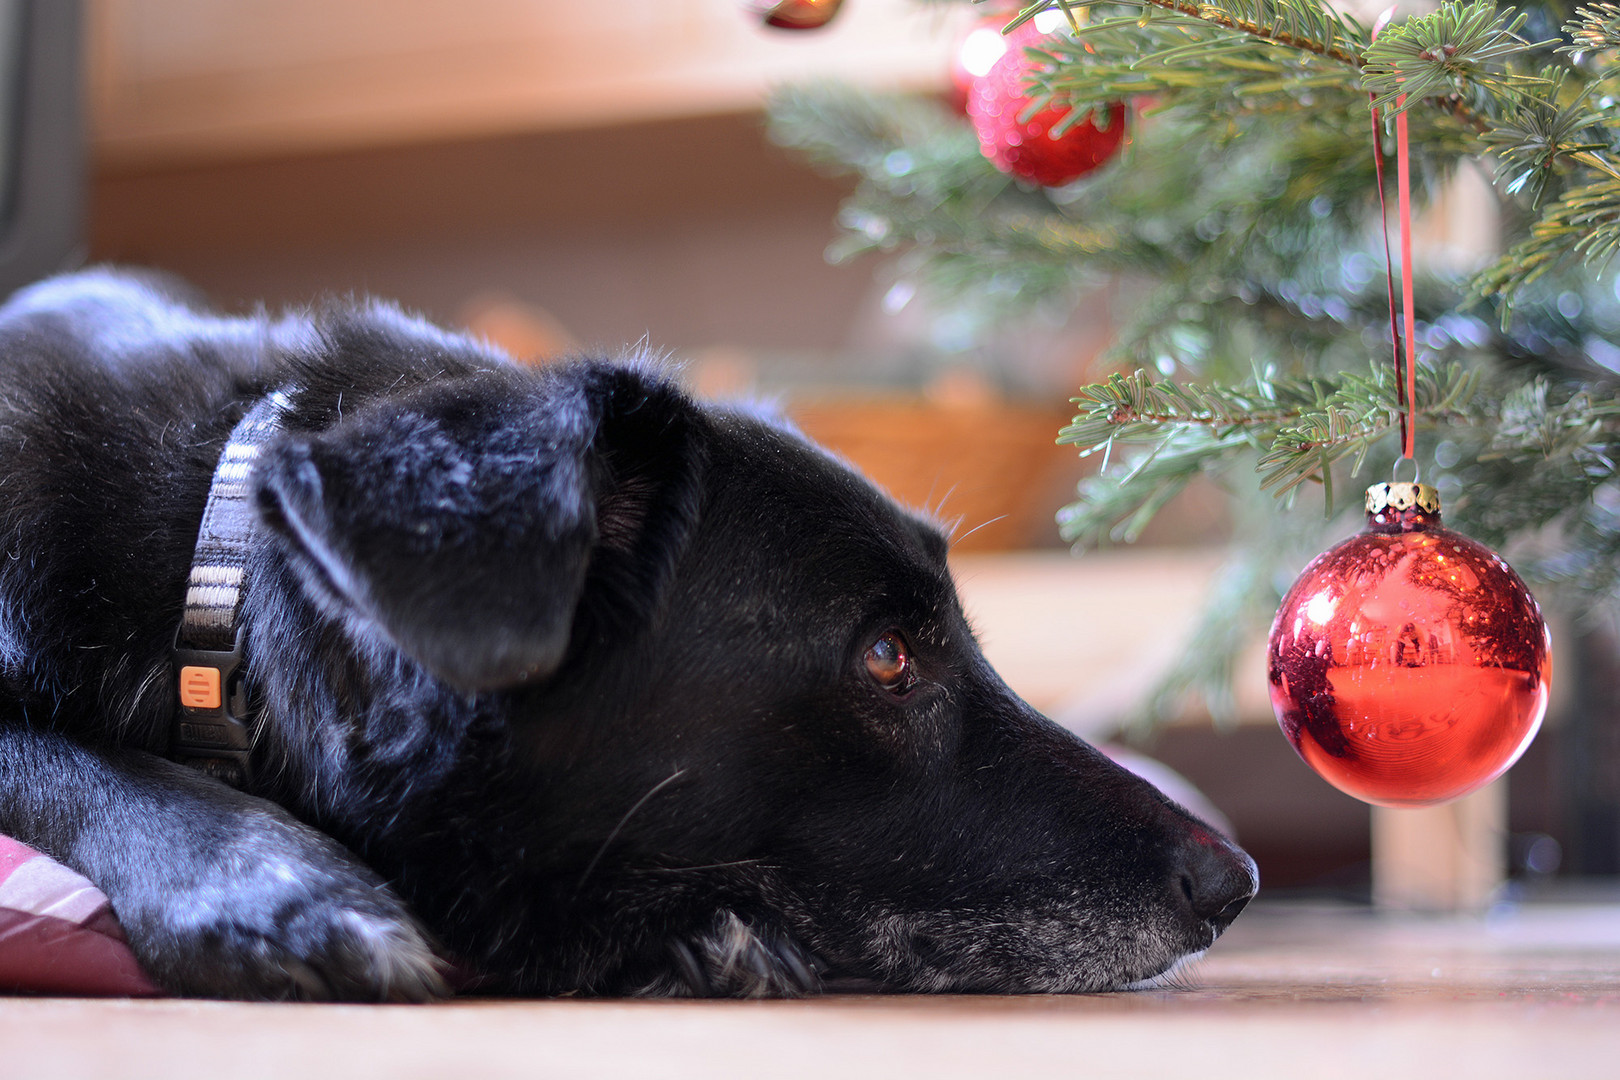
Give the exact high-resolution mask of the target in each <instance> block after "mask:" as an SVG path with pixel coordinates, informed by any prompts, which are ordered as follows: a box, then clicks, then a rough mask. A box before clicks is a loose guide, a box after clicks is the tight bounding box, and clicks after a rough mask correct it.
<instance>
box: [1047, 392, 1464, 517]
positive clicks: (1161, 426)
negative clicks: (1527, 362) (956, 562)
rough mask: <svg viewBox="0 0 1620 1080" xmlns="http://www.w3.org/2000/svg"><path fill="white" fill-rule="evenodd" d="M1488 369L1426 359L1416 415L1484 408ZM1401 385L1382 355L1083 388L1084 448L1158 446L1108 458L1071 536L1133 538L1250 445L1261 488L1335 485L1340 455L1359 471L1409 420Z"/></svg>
mask: <svg viewBox="0 0 1620 1080" xmlns="http://www.w3.org/2000/svg"><path fill="white" fill-rule="evenodd" d="M1480 379H1481V376H1480V374H1479V373H1478V372H1477V371H1475V370H1470V369H1468V368H1466V367H1464V366H1463V365H1460V364H1448V365H1446V366H1445V367H1443V368H1441V369H1438V370H1436V369H1433V368H1429V367H1427V366H1423V365H1420V366H1419V368H1418V371H1417V380H1416V382H1417V397H1416V413H1417V416H1418V417H1419V418H1421V420H1422V422H1423V423H1425V424H1426V425H1439V424H1450V423H1457V422H1468V421H1470V420H1473V419H1477V416H1478V414H1477V412H1476V411H1474V410H1472V409H1471V405H1472V402H1473V399H1474V397H1475V394H1476V392H1477V391H1478V389H1479V385H1480ZM1400 393H1401V391H1400V388H1399V387H1398V385H1397V383H1396V380H1395V376H1394V373H1393V367H1392V365H1390V364H1375V365H1373V366H1372V367H1371V368H1370V369H1369V372H1368V374H1367V375H1355V374H1350V373H1342V374H1340V375H1338V376H1335V377H1327V376H1321V377H1316V378H1312V379H1297V378H1276V377H1274V376H1271V375H1268V374H1266V373H1261V372H1256V373H1255V376H1254V381H1253V383H1252V384H1251V385H1249V386H1239V387H1234V386H1219V385H1209V386H1200V385H1197V384H1185V385H1184V384H1181V383H1178V382H1176V381H1174V380H1171V379H1162V380H1157V381H1156V380H1153V379H1152V378H1150V377H1149V376H1148V375H1147V374H1146V373H1145V372H1141V371H1138V372H1136V373H1135V374H1133V375H1129V376H1127V375H1118V374H1116V375H1112V376H1110V377H1109V378H1108V379H1107V380H1105V381H1104V382H1100V383H1093V384H1092V385H1090V386H1087V387H1085V388H1084V389H1083V390H1082V391H1081V392H1080V393H1079V395H1077V396H1076V397H1075V398H1074V399H1073V401H1074V403H1075V404H1076V405H1077V406H1079V407H1080V411H1079V412H1078V414H1077V415H1076V416H1075V418H1074V421H1073V422H1072V423H1071V424H1070V425H1069V426H1068V427H1066V428H1064V429H1063V431H1062V432H1061V433H1060V434H1059V436H1058V442H1059V443H1066V444H1071V445H1074V446H1077V447H1079V448H1080V452H1081V453H1082V455H1085V454H1093V453H1098V452H1104V453H1109V454H1111V452H1112V450H1113V449H1114V447H1115V445H1116V444H1121V445H1133V444H1134V445H1147V446H1148V447H1149V450H1148V451H1147V452H1146V453H1145V454H1143V455H1142V456H1140V457H1139V458H1137V459H1135V460H1134V461H1133V462H1131V463H1130V465H1129V468H1128V471H1127V473H1126V475H1125V476H1124V477H1109V476H1108V475H1107V469H1106V468H1105V469H1103V470H1102V471H1101V472H1100V473H1099V476H1098V478H1097V479H1096V481H1095V482H1093V483H1092V484H1091V486H1090V487H1089V488H1086V489H1083V490H1082V493H1081V494H1082V501H1081V503H1080V504H1077V505H1076V506H1075V507H1071V508H1069V510H1067V511H1065V516H1063V517H1061V518H1060V522H1061V523H1062V526H1063V533H1064V536H1065V537H1066V538H1068V539H1071V540H1081V541H1083V540H1084V539H1085V538H1088V537H1099V536H1102V535H1106V536H1107V537H1108V538H1110V539H1122V538H1123V539H1127V540H1128V539H1131V538H1134V536H1136V535H1137V534H1139V533H1140V531H1141V529H1142V528H1143V527H1145V526H1146V524H1147V521H1148V520H1149V519H1150V518H1151V516H1152V514H1153V512H1155V511H1157V509H1158V508H1159V507H1160V506H1162V505H1163V504H1164V502H1165V501H1166V500H1167V499H1168V498H1169V496H1170V495H1173V494H1174V493H1175V491H1179V490H1180V488H1181V486H1183V485H1185V483H1186V482H1187V481H1188V480H1189V479H1191V477H1192V476H1194V475H1196V474H1197V473H1198V472H1200V471H1203V470H1205V469H1208V468H1211V467H1213V465H1214V463H1215V462H1216V461H1217V460H1219V459H1225V458H1229V457H1231V456H1232V455H1233V454H1234V453H1236V452H1238V451H1241V450H1255V451H1260V452H1261V453H1260V457H1259V460H1258V462H1257V463H1256V466H1255V468H1256V470H1257V471H1258V472H1259V473H1260V477H1261V481H1260V487H1261V489H1262V490H1268V491H1271V492H1273V494H1276V495H1286V494H1288V493H1289V492H1291V491H1293V489H1295V488H1296V487H1298V486H1299V485H1300V484H1302V483H1304V482H1305V481H1307V480H1316V481H1318V482H1321V483H1323V484H1331V482H1332V475H1333V466H1334V465H1335V464H1336V463H1338V462H1339V461H1341V460H1343V459H1345V458H1347V457H1348V458H1353V463H1352V465H1351V470H1350V471H1351V475H1356V474H1357V473H1359V472H1360V470H1361V467H1362V464H1363V462H1364V460H1365V458H1366V457H1367V454H1368V453H1369V451H1370V450H1371V449H1372V447H1373V446H1374V444H1375V443H1377V442H1378V441H1379V440H1380V439H1381V438H1383V437H1384V436H1385V435H1387V434H1388V433H1389V432H1390V431H1391V430H1392V429H1393V428H1395V427H1396V426H1397V425H1398V424H1399V422H1400V418H1401V416H1402V414H1403V413H1404V412H1405V410H1404V408H1403V407H1402V405H1401V404H1400ZM1167 491H1168V494H1165V492H1167ZM1088 498H1089V499H1091V500H1093V502H1092V504H1090V505H1088V503H1087V499H1088ZM1331 501H1332V500H1331V495H1330V498H1329V503H1330V508H1331Z"/></svg>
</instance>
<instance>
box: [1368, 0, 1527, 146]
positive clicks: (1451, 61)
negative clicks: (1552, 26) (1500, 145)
mask: <svg viewBox="0 0 1620 1080" xmlns="http://www.w3.org/2000/svg"><path fill="white" fill-rule="evenodd" d="M1525 19H1526V16H1525V15H1523V14H1514V15H1511V16H1510V15H1508V14H1502V13H1499V12H1498V11H1497V9H1496V5H1495V4H1493V3H1490V2H1489V0H1471V2H1469V3H1462V2H1460V0H1448V2H1447V3H1444V4H1441V5H1440V7H1438V8H1437V9H1435V10H1434V11H1432V12H1430V13H1429V14H1427V15H1422V16H1419V17H1416V18H1411V19H1406V20H1404V21H1403V22H1400V23H1397V24H1395V25H1392V26H1390V27H1388V28H1386V29H1385V30H1384V32H1383V34H1382V35H1380V37H1379V38H1378V40H1377V41H1375V42H1373V43H1372V44H1371V45H1369V46H1368V48H1367V50H1366V53H1365V56H1364V60H1365V66H1364V67H1363V69H1362V82H1363V84H1364V85H1365V86H1366V87H1367V89H1368V90H1369V91H1370V92H1371V93H1373V94H1374V95H1375V96H1374V100H1373V107H1374V108H1376V109H1379V110H1390V109H1394V110H1396V111H1400V110H1402V109H1403V108H1409V107H1411V106H1412V105H1415V104H1416V103H1417V102H1419V101H1422V100H1427V99H1433V98H1447V97H1454V98H1457V99H1464V98H1465V97H1466V95H1467V94H1468V92H1469V90H1470V84H1472V85H1473V86H1474V87H1478V88H1480V89H1483V90H1485V91H1487V92H1490V91H1495V92H1496V93H1498V94H1502V93H1507V92H1509V91H1511V90H1513V89H1517V88H1518V87H1521V86H1524V85H1526V84H1527V83H1529V82H1533V81H1534V79H1533V78H1531V77H1527V76H1522V75H1516V74H1513V73H1512V72H1510V71H1507V70H1506V62H1507V61H1509V60H1511V59H1513V58H1514V57H1515V56H1517V55H1519V54H1520V53H1522V52H1524V51H1526V50H1527V49H1530V48H1535V47H1539V46H1544V45H1549V44H1552V43H1551V42H1538V43H1537V44H1536V45H1534V46H1533V45H1531V44H1530V43H1529V42H1527V41H1525V40H1524V38H1523V37H1521V36H1520V34H1519V31H1520V30H1521V29H1522V28H1523V26H1524V23H1525ZM1403 96H1404V98H1405V103H1404V104H1402V103H1401V102H1400V101H1398V99H1399V98H1401V97H1403ZM1481 130H1484V127H1483V123H1481Z"/></svg>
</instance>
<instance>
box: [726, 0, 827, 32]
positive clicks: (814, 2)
mask: <svg viewBox="0 0 1620 1080" xmlns="http://www.w3.org/2000/svg"><path fill="white" fill-rule="evenodd" d="M843 4H844V0H748V2H747V4H746V5H745V6H746V7H747V9H748V10H749V11H750V12H752V13H753V14H754V15H756V16H757V17H759V18H760V19H763V20H764V21H765V25H766V26H774V27H776V28H777V29H778V30H819V29H821V28H822V27H823V26H826V25H827V24H828V23H830V22H832V19H833V16H834V15H837V14H838V9H839V8H840V7H842V6H843Z"/></svg>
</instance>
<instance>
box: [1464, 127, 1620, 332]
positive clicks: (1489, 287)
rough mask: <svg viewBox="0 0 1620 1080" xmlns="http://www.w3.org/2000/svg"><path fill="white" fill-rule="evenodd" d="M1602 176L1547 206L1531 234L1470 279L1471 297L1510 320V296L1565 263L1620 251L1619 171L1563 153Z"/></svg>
mask: <svg viewBox="0 0 1620 1080" xmlns="http://www.w3.org/2000/svg"><path fill="white" fill-rule="evenodd" d="M1567 156H1568V157H1569V158H1570V159H1572V160H1574V161H1576V162H1578V163H1580V164H1582V165H1584V166H1586V167H1587V168H1588V169H1590V170H1592V171H1593V172H1595V173H1598V174H1599V175H1600V176H1601V179H1599V180H1597V181H1595V182H1593V183H1589V184H1584V185H1582V186H1580V187H1577V188H1574V189H1572V190H1570V191H1568V192H1566V193H1565V194H1564V196H1563V197H1562V198H1560V199H1558V200H1557V201H1556V202H1553V203H1552V204H1550V205H1549V206H1548V207H1547V208H1546V210H1545V211H1544V212H1543V213H1542V215H1541V218H1540V219H1539V220H1538V221H1536V222H1535V223H1534V224H1533V225H1531V227H1530V231H1529V234H1528V235H1527V236H1525V237H1524V239H1522V240H1520V241H1519V242H1518V243H1516V244H1514V245H1513V246H1512V247H1510V248H1509V249H1508V250H1507V251H1506V252H1504V253H1503V255H1502V257H1501V258H1500V259H1498V260H1497V261H1496V262H1495V263H1494V264H1493V265H1491V266H1489V267H1487V268H1486V269H1485V270H1483V271H1482V272H1481V273H1480V274H1479V275H1478V276H1477V277H1476V278H1475V279H1474V281H1473V283H1472V285H1471V288H1470V295H1471V297H1472V298H1474V299H1479V300H1498V301H1500V302H1501V306H1500V312H1501V318H1502V326H1503V327H1504V328H1506V327H1507V326H1508V324H1509V322H1510V320H1511V319H1512V314H1513V304H1512V298H1513V296H1514V295H1515V294H1516V293H1518V292H1520V291H1521V290H1523V289H1524V288H1525V287H1526V286H1528V285H1530V284H1532V283H1534V282H1536V281H1538V280H1539V279H1541V278H1542V277H1543V276H1544V275H1546V274H1548V273H1550V272H1552V271H1553V270H1555V269H1556V268H1558V267H1559V266H1561V265H1564V264H1566V263H1567V262H1569V261H1571V260H1574V259H1577V258H1578V259H1579V261H1580V262H1581V263H1582V264H1583V265H1584V266H1585V267H1587V268H1588V269H1590V270H1593V271H1594V272H1601V269H1602V267H1603V266H1604V265H1605V264H1607V263H1608V261H1609V260H1610V259H1612V258H1613V257H1614V255H1615V254H1616V252H1620V169H1616V167H1615V166H1614V165H1612V164H1610V163H1609V162H1608V161H1607V160H1606V159H1605V158H1602V157H1599V156H1598V155H1597V154H1595V153H1592V152H1590V151H1586V150H1580V151H1575V152H1572V153H1570V154H1568V155H1567Z"/></svg>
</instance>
